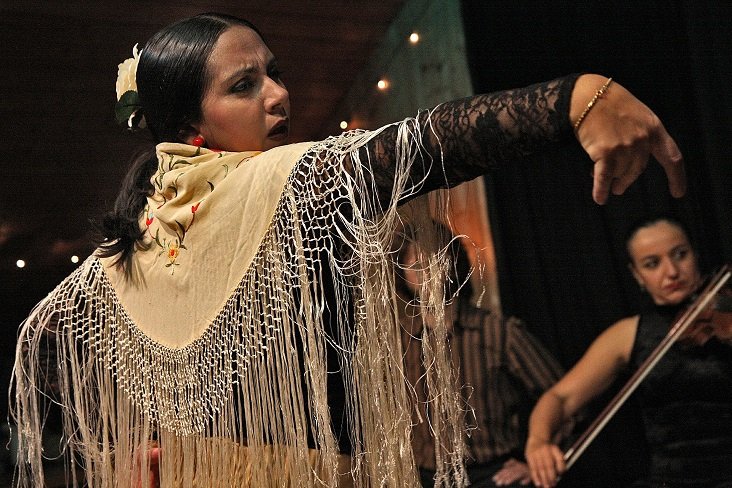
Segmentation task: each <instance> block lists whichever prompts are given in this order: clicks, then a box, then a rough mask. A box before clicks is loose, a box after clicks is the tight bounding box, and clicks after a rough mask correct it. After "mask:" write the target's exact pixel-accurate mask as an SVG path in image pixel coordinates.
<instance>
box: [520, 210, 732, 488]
mask: <svg viewBox="0 0 732 488" xmlns="http://www.w3.org/2000/svg"><path fill="white" fill-rule="evenodd" d="M625 244H626V250H627V253H628V259H629V268H630V270H631V272H632V273H633V276H634V277H635V279H636V280H637V282H638V284H639V285H640V287H641V290H644V291H645V292H647V293H648V296H649V298H650V299H651V300H652V302H653V305H652V306H650V307H648V310H644V311H643V312H642V313H641V314H639V315H635V316H632V317H626V318H624V319H621V320H620V321H618V322H616V323H615V324H614V325H612V326H610V327H609V328H608V329H606V330H605V331H604V332H603V333H602V334H601V335H600V336H599V337H598V338H597V339H595V341H594V342H593V343H592V345H591V346H590V347H589V349H588V350H587V352H586V353H585V354H584V356H583V357H582V358H581V359H580V360H579V362H578V363H577V364H576V365H575V366H574V367H573V368H572V369H571V370H570V371H569V372H568V373H567V374H566V375H565V376H564V377H563V378H562V379H561V380H560V381H559V382H558V383H557V384H555V385H554V386H553V387H552V388H551V389H549V390H548V391H547V392H546V393H545V394H544V395H543V396H542V397H541V398H540V399H539V401H538V402H537V404H536V406H535V408H534V410H533V412H532V414H531V418H530V420H529V436H528V440H527V443H526V459H527V462H528V464H529V468H530V471H531V477H532V481H533V482H534V484H535V485H536V486H542V487H549V486H554V485H555V484H556V483H557V481H558V478H559V476H560V475H562V473H564V471H566V469H567V468H566V463H565V459H564V457H563V454H562V451H561V450H560V449H559V447H558V446H557V445H556V444H555V442H556V440H557V439H555V435H556V433H557V432H558V431H559V429H560V427H561V426H562V424H563V423H564V422H565V421H566V420H567V419H570V418H571V417H572V416H573V415H575V414H576V413H577V412H578V411H579V410H580V409H581V408H582V407H583V406H585V405H586V404H587V403H588V402H590V401H591V400H593V399H594V398H596V397H598V396H599V395H600V394H602V393H603V392H604V391H605V390H606V389H607V388H608V387H609V386H610V385H611V384H612V383H613V381H614V380H615V379H616V377H617V376H618V374H619V373H620V372H621V371H623V370H624V369H626V368H631V369H637V368H638V367H639V365H640V364H641V363H642V362H643V361H644V360H645V359H646V358H647V357H648V355H649V354H650V353H651V352H652V351H653V350H654V348H655V347H656V345H657V344H658V343H659V342H661V340H663V338H664V337H665V336H666V334H667V332H668V330H669V326H670V325H671V324H672V323H673V322H674V319H675V317H677V316H678V315H679V313H680V312H681V311H683V309H684V307H685V306H686V305H688V303H689V300H690V298H691V297H692V296H693V295H694V293H695V292H696V291H697V290H698V289H699V287H700V285H701V284H702V277H701V273H700V271H699V266H698V256H697V254H696V251H695V250H694V248H693V246H692V244H691V242H690V239H689V233H688V232H687V230H686V228H685V227H684V226H683V225H682V224H681V223H680V222H679V221H677V220H676V219H674V218H671V217H668V216H663V217H655V218H652V219H648V220H645V221H642V222H640V223H638V224H637V225H635V226H633V227H632V228H631V230H630V232H629V233H628V237H627V239H626V241H625ZM724 298H725V299H728V297H724ZM714 315H715V314H711V315H709V314H707V315H706V316H705V319H704V321H702V323H701V326H700V327H696V328H695V329H693V330H694V332H695V333H694V334H691V335H689V336H688V337H687V338H686V340H680V341H679V342H677V343H675V344H674V345H673V346H672V347H671V348H670V349H669V351H668V352H667V354H666V355H665V356H664V357H663V358H662V359H661V360H660V361H659V362H658V364H656V366H655V367H654V368H653V370H651V371H650V373H649V374H648V376H647V377H646V378H645V380H644V381H643V383H641V384H640V386H639V389H638V391H637V394H638V395H639V398H638V399H639V403H640V406H641V409H642V412H643V424H644V429H645V435H646V438H647V441H648V445H649V448H650V454H651V456H650V466H649V470H648V473H647V476H646V477H645V478H644V479H642V480H638V481H636V482H635V483H634V484H633V486H634V487H664V488H676V487H694V488H723V487H730V486H732V344H731V343H730V340H729V330H728V329H729V322H730V321H729V316H730V314H729V313H719V314H716V317H715V316H714ZM717 319H719V320H718V321H716V322H713V320H717Z"/></svg>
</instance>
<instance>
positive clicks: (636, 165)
mask: <svg viewBox="0 0 732 488" xmlns="http://www.w3.org/2000/svg"><path fill="white" fill-rule="evenodd" d="M606 81H607V78H605V77H603V76H600V75H589V74H588V75H582V76H580V78H579V79H578V80H577V84H576V85H575V88H574V91H573V92H572V101H571V105H570V120H571V122H572V123H573V124H574V122H575V121H577V119H579V117H580V115H581V114H582V112H583V111H584V110H585V108H586V107H587V104H588V102H589V101H590V100H591V99H592V97H593V96H594V95H595V93H596V92H597V90H598V89H599V88H600V87H601V86H602V85H603V84H604V83H605V82H606ZM576 135H577V140H578V141H579V142H580V144H581V145H582V147H583V148H584V150H585V151H586V152H587V154H588V155H589V156H590V158H591V159H592V161H594V163H595V165H594V169H593V177H594V185H593V189H592V198H593V199H594V200H595V201H596V202H597V203H599V204H604V203H605V202H606V201H607V198H608V195H609V193H610V191H612V192H613V194H615V195H620V194H622V193H623V192H625V190H626V189H627V188H628V186H630V184H631V183H632V182H633V181H635V180H636V179H637V178H638V176H640V174H641V173H642V172H643V170H644V169H645V167H646V164H647V163H648V159H649V157H650V156H653V157H655V158H656V160H657V161H658V162H659V163H660V164H661V166H663V168H664V170H665V171H666V176H667V177H668V185H669V190H670V191H671V195H673V196H674V197H677V198H678V197H681V196H683V195H684V193H685V192H686V177H685V175H684V160H683V157H682V155H681V151H679V148H678V146H677V145H676V143H675V142H674V140H673V139H672V138H671V136H670V135H669V134H668V132H666V129H665V128H664V126H663V124H662V123H661V121H660V120H659V119H658V117H657V116H656V114H654V113H653V112H652V111H651V110H650V109H649V108H648V107H646V106H645V105H644V104H643V103H642V102H641V101H640V100H638V99H637V98H636V97H634V96H633V94H631V93H630V92H629V91H628V90H626V89H625V88H623V87H622V86H621V85H620V84H618V83H616V82H615V80H613V81H612V83H611V84H610V85H609V87H608V89H607V91H606V92H605V94H603V95H602V97H601V98H600V99H599V100H598V101H597V102H596V103H595V105H594V107H592V109H591V110H590V111H589V112H588V113H587V115H586V116H585V118H584V120H583V121H582V123H581V124H580V126H579V129H578V130H577V134H576Z"/></svg>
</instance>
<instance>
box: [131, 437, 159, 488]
mask: <svg viewBox="0 0 732 488" xmlns="http://www.w3.org/2000/svg"><path fill="white" fill-rule="evenodd" d="M146 454H147V461H148V469H147V473H143V472H142V471H143V467H142V463H143V460H142V459H141V458H140V457H137V460H136V462H135V473H134V475H133V480H134V485H133V486H134V488H159V487H160V448H159V447H158V446H157V443H152V444H151V445H150V447H149V449H148V451H147V453H146ZM145 478H147V482H145Z"/></svg>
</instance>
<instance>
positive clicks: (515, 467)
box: [492, 458, 531, 486]
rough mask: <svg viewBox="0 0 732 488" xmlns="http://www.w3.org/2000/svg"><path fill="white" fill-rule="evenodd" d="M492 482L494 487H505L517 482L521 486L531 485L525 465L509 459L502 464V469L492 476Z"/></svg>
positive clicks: (527, 468)
mask: <svg viewBox="0 0 732 488" xmlns="http://www.w3.org/2000/svg"><path fill="white" fill-rule="evenodd" d="M492 480H493V483H495V484H496V486H505V485H510V484H512V483H516V482H519V483H521V484H522V485H528V484H529V483H531V476H530V475H529V467H528V466H527V465H526V463H522V462H521V461H519V460H518V459H514V458H511V459H509V460H508V461H506V462H505V463H503V467H502V468H501V469H500V470H499V471H498V472H497V473H496V474H494V475H493V478H492Z"/></svg>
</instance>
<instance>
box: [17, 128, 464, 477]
mask: <svg viewBox="0 0 732 488" xmlns="http://www.w3.org/2000/svg"><path fill="white" fill-rule="evenodd" d="M419 130H420V128H419V126H418V125H417V123H416V122H415V121H414V120H411V121H410V120H408V121H405V122H402V126H401V127H400V135H399V138H398V143H399V144H398V147H397V158H396V159H397V162H396V163H395V167H394V168H393V171H394V173H395V176H394V181H393V188H392V195H391V200H390V201H389V202H382V201H379V200H378V199H377V198H376V196H375V195H376V194H377V192H376V191H375V188H374V186H373V185H374V180H373V179H372V177H371V176H372V169H371V166H370V165H371V164H372V157H373V155H371V154H370V153H369V151H368V150H366V147H365V145H366V144H367V143H368V142H369V140H371V139H372V138H373V137H375V136H376V135H377V134H378V131H377V132H355V133H346V134H344V135H342V136H340V137H337V138H331V139H328V140H326V141H323V142H319V143H315V144H312V143H304V144H297V145H291V146H285V147H281V148H276V149H272V150H270V151H267V152H265V153H261V154H258V153H216V152H212V151H208V150H200V149H196V148H194V147H191V146H186V145H178V144H162V145H160V146H159V147H158V158H159V168H158V172H157V173H156V174H155V176H154V177H153V180H152V181H153V183H154V184H155V187H156V193H155V195H153V196H152V197H150V198H149V199H148V206H147V208H146V210H145V214H144V215H143V216H142V217H141V226H142V228H143V229H144V230H145V244H146V247H141V248H139V249H138V250H137V251H136V252H135V253H134V257H133V260H132V268H131V273H130V274H129V275H128V276H126V275H124V274H122V273H121V272H120V271H119V269H118V268H116V267H114V266H113V265H112V263H111V262H110V260H105V259H99V258H97V257H95V256H91V257H90V258H88V259H87V260H86V261H85V262H84V263H83V265H81V266H80V267H79V268H78V269H77V271H76V272H74V273H73V274H72V275H70V276H69V277H68V278H67V279H66V280H64V281H63V282H62V283H61V284H60V285H59V286H58V287H57V288H56V289H55V290H54V291H53V292H52V293H50V294H49V296H48V297H47V298H46V299H45V300H43V301H42V302H41V303H40V304H39V305H38V306H37V307H36V309H35V310H34V311H33V312H32V314H31V315H30V317H29V318H28V319H27V320H26V321H25V322H24V324H23V326H22V328H21V331H20V338H19V342H18V350H17V358H16V364H15V370H14V381H15V384H14V388H15V389H14V392H13V394H14V401H15V405H14V408H13V416H14V420H15V421H16V422H17V428H18V434H19V443H20V456H19V459H20V462H19V464H20V467H19V470H18V478H17V482H18V484H19V485H20V486H43V485H44V477H43V476H44V475H43V470H42V468H41V459H42V448H41V435H42V431H43V428H44V423H45V418H46V414H47V411H48V408H49V407H50V406H51V405H52V404H58V405H60V408H61V412H62V415H63V421H64V446H63V447H64V448H65V454H66V459H67V463H68V468H69V473H70V474H69V484H70V485H71V486H79V485H86V486H89V487H130V486H134V484H135V482H136V480H137V479H138V477H139V472H140V470H142V471H143V472H147V463H148V462H149V458H148V453H149V452H150V447H151V446H153V445H159V446H160V448H161V456H160V458H161V461H160V480H161V486H163V487H194V486H195V487H220V486H221V487H223V486H232V487H241V486H252V487H266V486H292V487H303V486H348V485H349V484H350V483H352V484H353V485H354V486H364V487H365V486H389V487H402V486H416V485H417V483H418V482H417V480H418V476H417V471H416V468H415V466H414V458H413V455H412V449H411V445H410V432H411V419H412V410H411V409H412V408H413V399H414V393H413V390H412V389H411V388H410V385H409V384H407V382H406V381H405V378H404V374H403V368H402V347H401V342H400V341H401V339H400V328H399V327H400V326H399V322H398V313H397V309H396V307H397V299H396V295H395V290H394V274H393V266H394V263H393V262H394V260H395V251H394V246H393V235H394V231H395V229H396V228H398V226H399V225H402V224H401V220H402V217H401V216H400V213H399V212H397V207H396V202H397V201H398V200H400V199H403V198H405V197H408V196H411V195H413V194H414V193H415V192H417V191H420V185H421V184H422V182H421V181H417V182H416V183H415V182H414V181H412V179H411V178H410V170H411V167H412V165H413V164H420V165H422V164H438V165H439V164H440V162H439V161H437V160H435V161H432V160H431V159H430V158H429V156H428V155H427V154H426V152H425V150H424V148H423V147H422V146H421V145H420V144H419V142H418V141H420V140H421V138H422V135H421V134H419V133H415V132H418V131H419ZM438 171H439V170H438ZM410 207H411V209H412V210H411V212H412V214H413V215H412V216H411V217H410V218H411V219H412V221H413V222H414V223H415V227H416V228H418V229H421V231H422V234H423V235H424V240H425V241H430V237H431V236H432V233H431V231H430V229H429V228H428V224H427V222H428V220H429V219H428V215H427V213H428V211H427V207H428V206H427V205H425V204H423V203H422V204H420V205H410ZM437 241H438V240H435V242H437ZM426 247H429V244H427V245H426ZM432 249H433V251H434V253H433V254H432V255H431V257H429V258H427V259H426V261H427V265H429V266H431V269H430V272H429V275H430V277H431V280H430V281H429V282H427V283H426V284H425V285H424V286H425V287H430V293H425V294H423V296H430V297H433V299H432V300H431V302H430V303H424V304H423V306H424V307H426V308H429V313H432V314H435V315H437V316H438V317H439V316H441V315H442V314H443V313H444V310H443V306H444V304H443V303H442V298H440V299H436V298H435V297H443V296H444V293H443V291H442V287H443V285H444V278H443V276H444V272H445V271H446V269H445V267H446V265H445V263H446V261H445V259H443V258H444V256H442V255H441V254H440V253H441V252H444V250H441V249H438V246H437V245H433V247H432ZM327 277H330V278H329V279H331V280H332V284H331V285H328V284H326V283H327V282H328V279H326V278H327ZM326 317H327V318H326ZM424 336H425V337H428V338H429V339H425V340H424V341H423V351H424V354H423V357H424V360H425V364H426V369H427V371H428V377H427V382H428V384H429V385H430V391H431V395H430V398H429V407H428V408H429V410H430V419H423V420H424V421H429V422H430V425H431V429H432V431H433V432H434V435H435V437H436V443H437V444H438V445H441V446H442V448H441V449H438V450H437V451H438V459H437V465H438V467H439V470H438V474H437V479H438V482H439V483H444V484H445V485H448V484H449V485H454V486H458V485H462V484H463V483H464V472H463V465H462V456H463V454H464V450H463V449H464V447H463V445H462V427H461V422H462V414H461V411H460V408H461V405H460V398H459V395H458V393H457V391H456V389H455V388H454V383H453V376H452V373H451V371H450V366H449V362H448V361H446V360H444V359H445V358H447V357H449V356H448V354H447V352H446V347H447V346H446V342H445V337H446V332H445V330H444V327H443V328H438V329H436V330H432V329H431V330H430V331H427V332H425V334H424ZM329 348H330V349H331V350H333V351H337V354H338V363H339V365H340V371H339V374H341V375H342V376H343V378H344V384H345V385H346V391H345V405H344V406H343V408H344V409H345V418H347V421H348V422H347V424H348V427H349V428H348V435H349V436H350V443H351V445H352V448H353V452H352V455H351V457H350V458H347V459H348V460H347V461H346V462H344V456H342V455H339V450H338V439H337V434H336V433H334V431H337V430H339V429H340V426H335V427H334V426H333V425H332V423H333V422H332V418H331V409H330V408H329V404H328V395H327V389H328V375H329V374H333V373H334V371H329V370H328V362H327V350H328V349H329ZM49 349H50V350H49ZM56 376H57V377H58V379H57V385H52V386H54V387H49V385H48V384H47V383H48V382H52V383H56V379H55V378H56ZM143 478H144V477H143ZM144 479H145V480H146V478H144ZM145 483H146V481H145ZM439 483H438V486H439ZM143 486H144V484H143Z"/></svg>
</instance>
